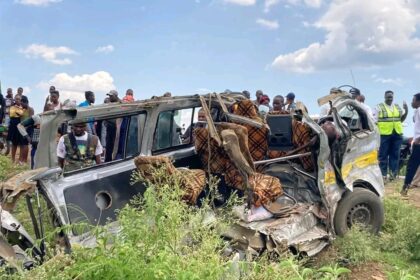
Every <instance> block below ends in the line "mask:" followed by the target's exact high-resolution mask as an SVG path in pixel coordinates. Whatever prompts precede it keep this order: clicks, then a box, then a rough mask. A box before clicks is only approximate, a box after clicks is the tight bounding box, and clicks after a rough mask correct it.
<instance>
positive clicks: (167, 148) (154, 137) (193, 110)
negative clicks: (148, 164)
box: [151, 106, 201, 155]
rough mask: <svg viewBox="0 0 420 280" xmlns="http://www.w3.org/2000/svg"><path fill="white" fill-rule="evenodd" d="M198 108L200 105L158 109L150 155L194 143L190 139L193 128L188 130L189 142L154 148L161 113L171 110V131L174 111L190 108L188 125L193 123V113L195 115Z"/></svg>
mask: <svg viewBox="0 0 420 280" xmlns="http://www.w3.org/2000/svg"><path fill="white" fill-rule="evenodd" d="M198 108H201V106H193V107H191V106H188V107H181V108H176V109H172V110H163V111H160V112H159V114H158V117H157V119H156V125H155V130H154V132H153V141H152V149H151V153H152V155H159V154H163V153H166V152H169V151H174V150H178V149H183V148H188V147H191V146H193V145H194V143H193V141H192V133H193V130H190V135H189V136H190V137H189V139H190V141H189V143H185V144H184V143H181V144H180V145H176V146H170V147H166V148H161V149H156V148H155V143H156V142H155V141H156V133H157V129H158V126H159V125H158V122H159V118H160V115H161V114H162V113H166V112H171V116H172V117H171V124H170V131H172V130H173V123H174V112H175V111H181V110H187V109H192V114H191V121H190V125H193V124H194V115H195V112H196V110H197V109H198ZM198 110H199V109H198ZM171 137H172V136H171ZM171 143H172V138H171Z"/></svg>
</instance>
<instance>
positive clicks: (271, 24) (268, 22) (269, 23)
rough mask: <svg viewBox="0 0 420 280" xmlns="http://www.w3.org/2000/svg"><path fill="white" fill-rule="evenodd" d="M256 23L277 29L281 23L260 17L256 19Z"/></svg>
mask: <svg viewBox="0 0 420 280" xmlns="http://www.w3.org/2000/svg"><path fill="white" fill-rule="evenodd" d="M256 23H258V24H259V25H261V26H262V27H265V28H267V29H277V28H279V23H278V22H277V21H275V20H266V19H262V18H259V19H257V20H256Z"/></svg>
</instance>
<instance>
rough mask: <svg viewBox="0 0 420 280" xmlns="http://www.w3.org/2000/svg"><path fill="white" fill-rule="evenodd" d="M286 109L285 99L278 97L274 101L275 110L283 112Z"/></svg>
mask: <svg viewBox="0 0 420 280" xmlns="http://www.w3.org/2000/svg"><path fill="white" fill-rule="evenodd" d="M283 107H284V97H283V96H281V95H276V96H275V97H274V99H273V110H274V111H281V110H283Z"/></svg>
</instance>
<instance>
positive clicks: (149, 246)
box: [0, 157, 420, 280]
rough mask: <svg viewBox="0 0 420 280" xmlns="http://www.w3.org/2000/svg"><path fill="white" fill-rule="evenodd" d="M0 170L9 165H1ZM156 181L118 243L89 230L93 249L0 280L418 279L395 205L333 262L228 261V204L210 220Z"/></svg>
mask: <svg viewBox="0 0 420 280" xmlns="http://www.w3.org/2000/svg"><path fill="white" fill-rule="evenodd" d="M2 162H6V165H7V164H9V163H10V161H9V162H7V160H6V161H5V160H4V158H2V157H0V163H2ZM6 167H7V168H10V167H8V166H6ZM2 170H3V169H2ZM5 174H8V172H6V173H5ZM155 175H156V177H157V178H158V180H157V183H155V184H152V183H150V182H149V188H148V189H147V191H146V193H145V195H144V197H143V198H136V199H134V200H133V203H132V204H131V205H130V206H127V207H125V208H124V209H122V210H121V211H120V212H119V214H118V216H119V218H118V222H119V224H120V227H121V230H120V232H119V233H118V234H117V235H110V234H107V231H106V230H107V227H96V228H94V229H93V232H94V234H95V235H96V238H97V246H96V247H95V248H81V247H74V248H73V252H72V254H71V255H66V254H64V253H60V252H58V253H57V251H55V253H56V255H54V256H53V254H52V253H50V254H49V257H48V259H47V261H46V262H45V263H44V264H43V265H40V266H38V267H36V268H35V269H33V270H31V271H21V272H18V273H15V274H13V275H10V274H6V273H2V271H0V278H2V279H239V278H240V279H300V280H304V279H347V278H348V277H349V276H351V272H350V270H351V269H352V268H353V267H356V266H359V265H363V264H369V263H371V262H374V263H380V264H381V267H383V269H384V270H385V273H386V276H387V277H388V278H389V279H419V278H420V262H419V260H420V256H419V253H420V223H419V221H420V211H419V210H418V209H416V208H414V207H412V206H409V205H407V204H406V203H405V202H404V201H402V200H399V199H396V198H387V199H385V209H386V220H385V221H386V223H385V225H384V227H383V230H382V232H381V234H380V235H379V236H371V235H369V234H367V233H366V232H363V231H361V230H360V229H358V228H353V229H352V230H351V231H350V232H349V234H347V235H346V236H345V237H344V238H337V239H336V241H335V242H334V244H333V246H331V247H330V249H329V250H334V255H333V256H329V257H327V258H324V259H323V260H319V258H320V257H319V256H316V257H315V259H316V260H317V261H316V263H314V262H313V260H310V259H309V260H308V259H301V260H299V259H297V258H295V257H293V256H291V255H284V256H280V257H279V258H273V256H270V255H268V254H263V255H262V256H260V257H258V258H251V257H250V256H245V257H244V258H239V255H238V254H228V253H227V250H226V249H227V247H228V244H227V243H226V242H225V241H223V240H222V239H221V238H220V232H221V231H222V230H223V229H225V228H226V227H227V226H229V224H230V223H232V222H234V219H233V217H231V216H230V215H229V213H230V211H229V208H230V207H231V206H232V205H233V204H234V203H236V201H235V200H234V199H232V201H231V202H230V203H229V204H228V207H227V209H225V210H217V211H218V213H217V215H218V216H219V217H224V218H223V219H213V218H212V217H213V216H212V215H211V213H212V212H213V211H214V210H213V209H212V206H211V203H209V202H208V201H207V202H205V203H204V206H203V207H202V208H195V207H190V206H188V205H186V204H185V203H183V202H182V200H181V197H182V190H181V189H180V187H179V185H180V184H179V179H178V178H173V177H171V178H168V177H167V176H165V174H164V173H163V172H161V171H159V170H157V171H156V174H155ZM138 178H139V175H138V174H136V175H135V176H133V180H136V179H138ZM212 195H215V194H212ZM19 207H21V208H19ZM21 211H22V212H26V209H25V208H24V207H23V206H21V205H19V206H18V209H17V211H16V212H21ZM220 211H222V212H220ZM17 214H18V215H22V217H25V216H24V215H23V214H22V213H17ZM65 230H69V229H65ZM53 236H54V234H53V233H51V232H50V233H49V237H53ZM50 248H53V243H50ZM321 258H322V257H321ZM3 270H4V268H3ZM3 272H4V271H3Z"/></svg>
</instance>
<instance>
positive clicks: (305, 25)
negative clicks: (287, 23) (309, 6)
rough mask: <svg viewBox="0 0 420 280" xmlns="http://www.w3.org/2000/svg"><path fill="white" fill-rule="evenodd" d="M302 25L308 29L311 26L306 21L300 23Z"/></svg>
mask: <svg viewBox="0 0 420 280" xmlns="http://www.w3.org/2000/svg"><path fill="white" fill-rule="evenodd" d="M302 25H303V26H304V27H310V26H311V25H312V24H310V23H309V22H307V21H305V20H304V21H302Z"/></svg>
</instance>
